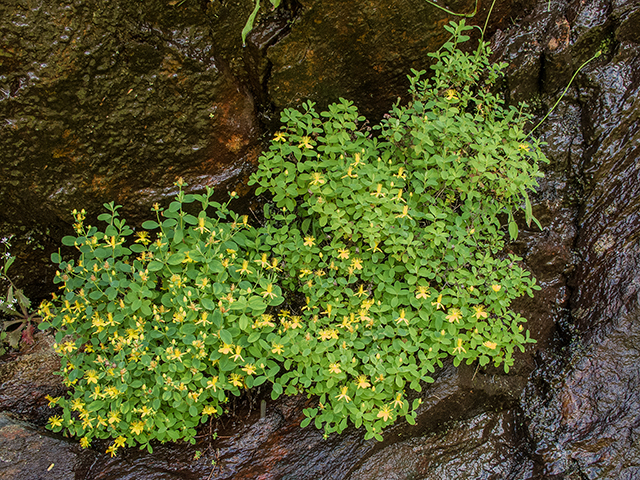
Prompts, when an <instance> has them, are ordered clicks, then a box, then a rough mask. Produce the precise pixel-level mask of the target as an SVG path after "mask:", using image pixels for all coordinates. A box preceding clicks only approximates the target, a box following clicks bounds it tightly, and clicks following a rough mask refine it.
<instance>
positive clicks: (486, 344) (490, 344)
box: [482, 340, 498, 350]
mask: <svg viewBox="0 0 640 480" xmlns="http://www.w3.org/2000/svg"><path fill="white" fill-rule="evenodd" d="M482 345H484V346H485V347H487V348H488V349H490V350H495V349H496V347H497V346H498V344H497V343H494V342H490V341H488V340H487V341H486V342H484V343H483V344H482Z"/></svg>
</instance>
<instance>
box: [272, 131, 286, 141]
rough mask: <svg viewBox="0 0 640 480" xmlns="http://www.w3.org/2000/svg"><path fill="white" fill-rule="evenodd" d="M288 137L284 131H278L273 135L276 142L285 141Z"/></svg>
mask: <svg viewBox="0 0 640 480" xmlns="http://www.w3.org/2000/svg"><path fill="white" fill-rule="evenodd" d="M285 138H286V135H285V133H284V132H276V134H275V135H274V136H273V140H274V141H276V142H284V140H285Z"/></svg>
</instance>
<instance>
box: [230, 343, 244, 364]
mask: <svg viewBox="0 0 640 480" xmlns="http://www.w3.org/2000/svg"><path fill="white" fill-rule="evenodd" d="M241 351H242V347H241V346H240V345H237V346H236V353H234V354H233V355H231V358H233V361H234V362H237V361H238V359H240V361H242V362H244V358H242V355H240V352H241Z"/></svg>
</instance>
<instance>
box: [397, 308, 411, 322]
mask: <svg viewBox="0 0 640 480" xmlns="http://www.w3.org/2000/svg"><path fill="white" fill-rule="evenodd" d="M400 322H404V324H405V325H409V320H407V318H406V317H405V313H404V310H401V311H400V316H399V317H398V318H396V323H398V324H399V323H400Z"/></svg>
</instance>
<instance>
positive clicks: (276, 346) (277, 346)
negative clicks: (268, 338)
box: [271, 343, 284, 355]
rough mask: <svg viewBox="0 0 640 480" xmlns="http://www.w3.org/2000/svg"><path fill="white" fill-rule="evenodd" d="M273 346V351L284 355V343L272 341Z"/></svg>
mask: <svg viewBox="0 0 640 480" xmlns="http://www.w3.org/2000/svg"><path fill="white" fill-rule="evenodd" d="M271 346H272V348H271V353H275V354H276V355H282V352H284V345H280V344H279V343H272V344H271Z"/></svg>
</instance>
